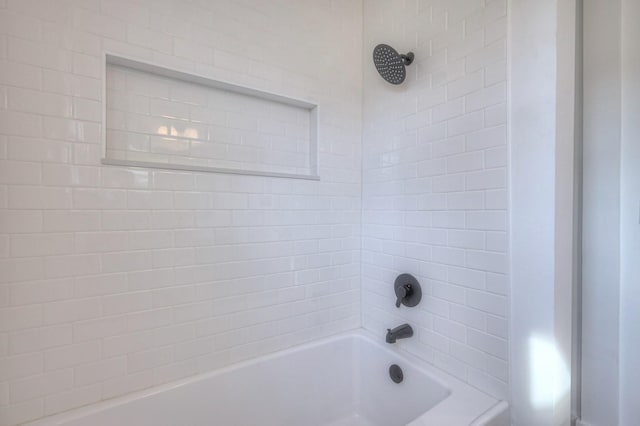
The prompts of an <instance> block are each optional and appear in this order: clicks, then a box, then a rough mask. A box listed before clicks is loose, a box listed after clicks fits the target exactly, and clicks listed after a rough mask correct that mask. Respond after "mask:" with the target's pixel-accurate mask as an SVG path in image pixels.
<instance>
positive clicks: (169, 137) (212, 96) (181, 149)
mask: <svg viewBox="0 0 640 426" xmlns="http://www.w3.org/2000/svg"><path fill="white" fill-rule="evenodd" d="M104 71H105V75H104V79H103V81H104V87H103V90H104V96H103V114H104V116H103V123H104V125H103V134H102V139H103V158H102V164H105V165H111V166H125V167H145V168H156V169H168V170H180V171H194V172H210V173H228V174H240V175H251V176H269V177H280V178H292V179H305V180H319V179H320V176H319V173H318V169H319V168H318V157H319V156H318V106H317V105H315V104H312V103H310V102H307V101H303V100H299V99H294V98H289V97H285V96H282V95H278V94H274V93H269V92H264V91H260V90H256V89H253V88H249V87H243V86H238V85H235V84H231V83H227V82H224V81H219V80H214V79H211V78H207V77H204V76H200V75H196V74H191V73H187V72H183V71H178V70H174V69H169V68H164V67H161V66H158V65H154V64H150V63H146V62H141V61H137V60H133V59H129V58H124V57H121V56H115V55H111V54H106V55H105V68H104Z"/></svg>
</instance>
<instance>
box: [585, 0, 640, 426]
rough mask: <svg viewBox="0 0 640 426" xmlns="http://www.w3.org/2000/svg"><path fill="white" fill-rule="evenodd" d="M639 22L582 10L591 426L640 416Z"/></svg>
mask: <svg viewBox="0 0 640 426" xmlns="http://www.w3.org/2000/svg"><path fill="white" fill-rule="evenodd" d="M638 19H640V7H639V6H638V4H637V2H635V1H627V0H621V1H611V2H607V4H603V3H602V2H595V1H591V2H585V51H584V56H585V82H584V92H585V127H584V131H585V135H584V137H585V139H584V144H585V159H584V176H585V180H584V199H585V202H584V217H585V222H584V247H583V250H584V255H585V257H584V266H583V314H582V318H583V319H582V322H583V333H582V341H583V346H582V351H583V354H582V375H583V386H582V404H581V406H582V421H583V422H584V424H587V425H593V426H601V425H602V426H604V425H621V426H625V425H630V424H635V423H637V419H638V418H639V416H640V408H639V407H638V404H637V401H638V395H639V392H638V389H639V388H640V373H639V372H638V368H637V360H638V359H640V338H639V336H638V324H640V316H639V314H638V309H637V300H638V298H639V297H640V292H639V289H638V282H640V267H639V265H638V259H639V258H640V223H639V222H640V196H639V194H640V173H639V170H640V143H639V142H638V140H639V138H640V128H639V126H638V115H639V114H640V80H639V79H638V75H639V72H640V43H638V40H639V39H640V34H639V32H638V27H637V22H638ZM587 114H588V115H587Z"/></svg>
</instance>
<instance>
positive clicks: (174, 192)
mask: <svg viewBox="0 0 640 426" xmlns="http://www.w3.org/2000/svg"><path fill="white" fill-rule="evenodd" d="M105 51H107V52H111V53H113V54H116V55H121V56H125V57H130V58H132V59H137V60H141V61H145V62H151V63H154V64H157V65H159V66H164V67H168V68H176V69H180V70H185V71H188V72H193V73H196V74H200V75H204V76H206V77H209V78H212V79H220V80H224V81H229V82H232V83H235V84H238V85H246V86H250V87H254V88H257V89H259V90H264V91H269V92H274V93H279V94H282V95H284V96H289V97H293V98H300V99H305V100H308V101H309V102H311V103H314V104H318V105H320V108H321V111H322V114H321V116H320V124H319V127H320V134H321V135H322V136H321V140H320V146H319V150H320V174H321V178H322V180H321V181H320V182H310V181H301V180H290V179H278V178H267V177H251V176H235V175H224V174H207V173H191V172H171V171H160V170H152V169H141V168H140V169H134V168H124V167H111V166H101V164H100V161H101V156H102V149H101V140H100V138H101V131H102V127H101V126H102V125H103V123H102V113H103V111H102V107H101V103H102V101H103V99H102V85H103V81H102V80H101V79H102V75H103V71H104V66H105V65H104V63H103V53H104V52H105ZM361 51H362V2H361V1H360V0H345V1H329V0H324V1H304V2H300V1H298V0H271V1H269V2H264V1H262V0H246V1H231V0H216V1H186V0H135V1H131V0H69V1H56V2H53V1H49V0H0V424H3V425H15V424H18V423H22V422H25V421H29V420H32V419H35V418H39V417H42V416H45V415H49V414H53V413H57V412H61V411H64V410H68V409H71V408H74V407H78V406H81V405H85V404H89V403H92V402H96V401H100V400H103V399H107V398H112V397H115V396H118V395H122V394H125V393H128V392H131V391H135V390H139V389H143V388H147V387H150V386H153V385H157V384H160V383H165V382H168V381H172V380H176V379H180V378H183V377H186V376H189V375H193V374H196V373H199V372H204V371H207V370H210V369H214V368H217V367H220V366H222V365H226V364H229V363H232V362H237V361H239V360H242V359H246V358H249V357H255V356H258V355H260V354H263V353H267V352H272V351H276V350H279V349H282V348H285V347H288V346H292V345H295V344H299V343H301V342H303V341H307V340H312V339H315V338H318V337H320V336H324V335H328V334H332V333H336V332H339V331H343V330H347V329H351V328H354V327H358V326H359V325H360V295H359V293H360V241H361V238H360V222H361V201H360V197H361V123H362V118H361V114H362V62H361ZM231 102H233V101H231ZM130 106H131V107H135V106H136V105H135V104H134V103H132V104H130ZM228 106H229V107H233V105H228ZM141 107H142V106H141ZM145 107H148V108H150V109H151V108H154V107H155V105H152V104H151V103H149V104H148V105H146V104H145ZM158 107H159V108H160V109H161V110H162V108H164V106H162V105H158ZM232 109H233V108H230V110H232ZM176 113H179V111H177V112H176ZM192 113H193V114H195V112H193V111H192ZM226 120H227V121H226V122H225V124H226V125H228V126H229V127H237V128H239V129H240V130H242V129H243V128H244V126H245V125H246V126H251V127H252V128H253V127H259V128H261V130H262V131H264V133H265V134H267V133H268V134H271V133H274V134H279V133H281V132H282V126H280V127H277V126H276V127H277V128H276V127H274V123H273V122H269V121H264V122H259V121H257V122H245V119H244V117H243V116H240V115H239V116H231V115H229V114H228V115H227V116H226ZM303 121H304V120H303ZM303 127H304V125H302V126H300V127H296V126H289V127H288V128H287V125H286V124H285V125H284V132H285V135H286V134H287V131H288V132H289V133H288V134H290V135H294V136H295V138H300V139H301V140H302V139H303V138H304V137H303V133H305V129H304V128H303ZM221 131H224V129H222V130H221ZM163 146H164V145H163ZM164 147H166V146H164Z"/></svg>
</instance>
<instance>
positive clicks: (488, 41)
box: [362, 0, 509, 398]
mask: <svg viewBox="0 0 640 426" xmlns="http://www.w3.org/2000/svg"><path fill="white" fill-rule="evenodd" d="M364 11H365V12H364V14H365V20H364V26H365V35H364V60H365V72H364V103H363V105H364V115H363V120H364V121H363V122H364V128H363V132H364V134H363V231H362V234H363V240H362V241H363V242H362V250H363V254H362V274H363V275H362V286H363V288H362V315H363V326H364V327H365V328H367V329H370V330H371V331H373V332H375V333H378V334H380V336H381V338H382V336H383V335H384V333H385V331H386V328H391V327H395V326H397V325H399V324H401V323H403V322H408V323H409V324H411V325H412V326H413V327H414V330H415V332H416V337H417V338H415V339H408V340H403V341H400V342H398V343H397V344H398V345H399V346H401V347H403V348H405V349H406V350H408V351H411V352H413V353H414V354H415V355H417V356H419V357H421V358H424V359H426V360H427V361H430V362H432V363H434V364H435V365H436V366H438V367H440V368H442V369H444V370H446V371H448V372H450V373H452V374H453V375H455V376H457V377H459V378H461V379H462V380H464V381H466V382H467V383H470V384H471V385H473V386H475V387H477V388H479V389H481V390H483V391H485V392H488V393H490V394H493V395H495V396H497V397H499V398H507V392H508V380H509V379H508V362H509V354H508V340H507V339H508V336H507V327H508V321H507V320H508V243H507V240H508V238H507V233H508V215H507V201H508V199H507V131H506V112H505V111H506V108H505V107H506V97H507V93H506V70H507V65H506V59H507V58H506V33H507V1H506V0H453V1H452V0H407V1H404V2H399V1H388V0H367V1H365V2H364ZM378 43H387V44H390V45H391V46H393V47H395V48H396V49H397V50H399V51H402V52H403V53H404V52H406V51H409V50H411V51H413V52H414V53H415V57H416V59H415V61H414V63H413V64H412V65H411V66H409V67H408V68H407V72H408V74H407V80H406V81H405V83H404V84H403V85H402V86H399V87H395V86H391V85H389V84H387V83H386V82H384V81H383V80H382V79H381V78H380V77H379V76H378V74H377V73H376V71H375V69H374V67H373V65H372V64H371V63H370V61H371V58H370V56H371V52H372V50H373V47H374V46H375V45H377V44H378ZM367 62H369V63H367ZM405 272H408V273H411V274H413V275H415V276H416V277H417V278H418V280H419V281H420V283H421V284H422V288H423V292H424V293H423V294H424V296H423V299H422V303H421V304H420V305H419V306H418V307H417V308H407V307H404V306H403V307H401V308H400V309H396V308H395V306H394V302H395V294H394V291H393V282H394V280H395V277H396V276H397V275H398V274H400V273H405Z"/></svg>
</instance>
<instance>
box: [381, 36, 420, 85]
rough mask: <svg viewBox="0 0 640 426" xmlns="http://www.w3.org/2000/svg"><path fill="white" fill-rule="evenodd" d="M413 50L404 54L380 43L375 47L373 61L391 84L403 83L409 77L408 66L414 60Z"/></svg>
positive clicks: (382, 75)
mask: <svg viewBox="0 0 640 426" xmlns="http://www.w3.org/2000/svg"><path fill="white" fill-rule="evenodd" d="M413 57H414V56H413V52H409V53H407V54H406V55H402V54H400V53H398V52H396V50H395V49H394V48H393V47H391V46H389V45H387V44H379V45H377V46H376V47H375V49H373V63H374V65H375V66H376V69H377V70H378V73H379V74H380V76H381V77H382V78H384V79H385V80H386V81H387V82H389V83H391V84H401V83H402V82H403V81H404V79H405V78H406V77H407V71H406V69H405V67H406V66H408V65H411V63H412V62H413Z"/></svg>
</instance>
